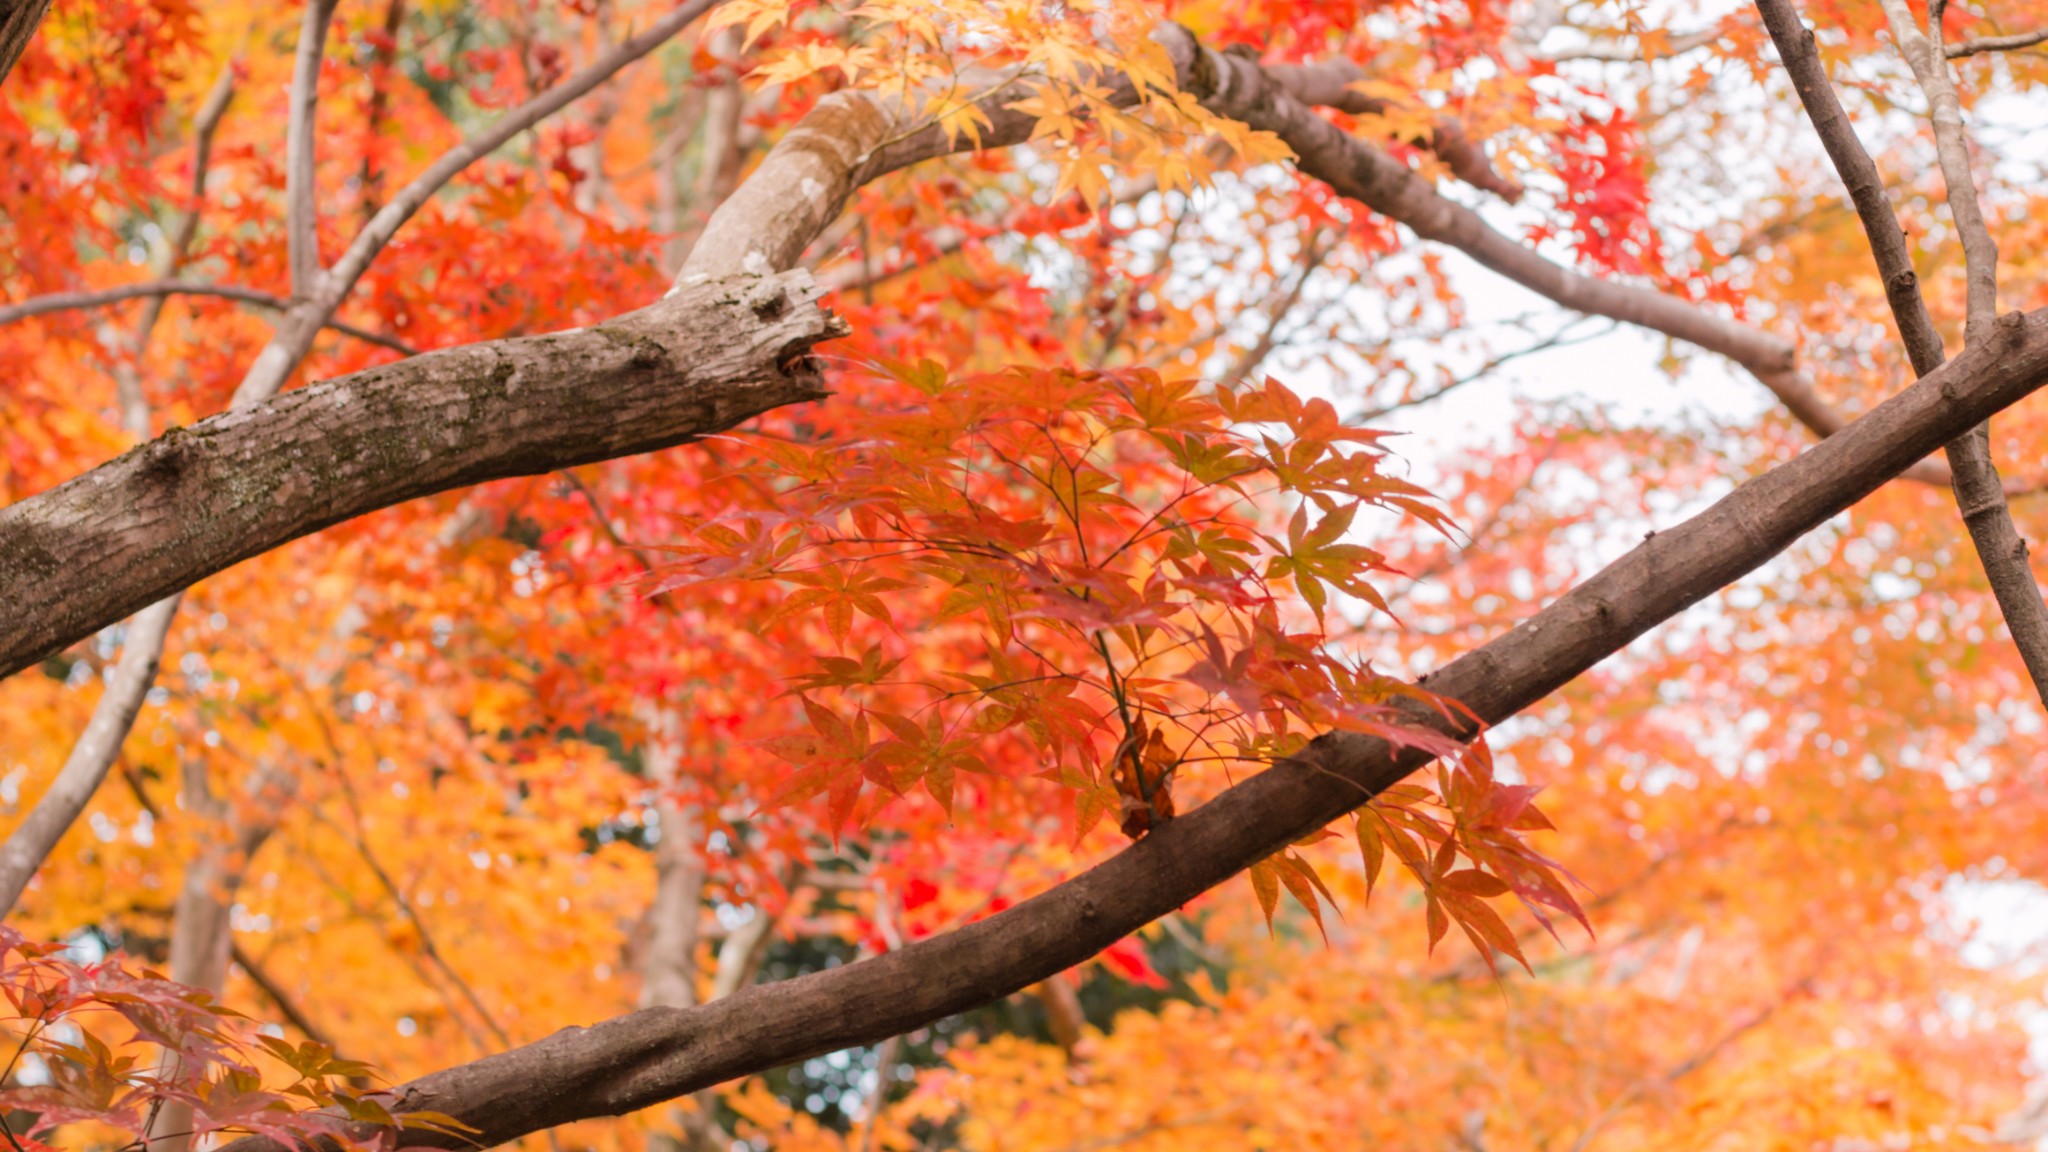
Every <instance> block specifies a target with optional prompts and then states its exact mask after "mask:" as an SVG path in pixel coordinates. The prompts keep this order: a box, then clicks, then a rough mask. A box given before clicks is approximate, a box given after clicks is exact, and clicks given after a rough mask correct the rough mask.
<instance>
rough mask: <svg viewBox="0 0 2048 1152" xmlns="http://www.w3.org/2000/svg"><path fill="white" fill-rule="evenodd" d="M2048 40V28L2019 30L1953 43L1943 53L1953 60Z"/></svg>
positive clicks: (2013, 48)
mask: <svg viewBox="0 0 2048 1152" xmlns="http://www.w3.org/2000/svg"><path fill="white" fill-rule="evenodd" d="M2043 42H2048V28H2043V29H2040V30H2039V31H2036V32H2019V33H2015V34H2014V35H2011V36H1979V37H1977V38H1976V39H1974V40H1965V41H1963V42H1962V43H1960V44H1951V45H1949V46H1948V48H1947V49H1946V50H1945V52H1944V53H1943V54H1944V55H1946V56H1947V57H1948V58H1949V59H1951V60H1960V59H1962V58H1963V57H1965V56H1975V55H1977V54H1978V53H1980V52H2012V51H2016V50H2018V49H2021V48H2032V47H2033V46H2034V45H2036V44H2040V43H2043Z"/></svg>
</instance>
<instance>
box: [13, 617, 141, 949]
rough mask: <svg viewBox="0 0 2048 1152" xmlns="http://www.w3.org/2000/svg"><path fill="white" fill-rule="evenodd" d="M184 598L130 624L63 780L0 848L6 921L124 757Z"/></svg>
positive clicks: (68, 760)
mask: <svg viewBox="0 0 2048 1152" xmlns="http://www.w3.org/2000/svg"><path fill="white" fill-rule="evenodd" d="M179 595H180V594H179V593H173V594H171V595H170V596H169V597H168V598H166V599H163V600H159V601H157V602H156V603H154V604H151V605H150V606H149V607H147V608H144V609H143V610H142V611H141V612H139V613H137V614H136V616H135V618H134V619H133V620H130V621H129V622H128V635H127V636H126V637H125V638H124V639H123V640H122V642H121V659H120V661H119V662H118V663H117V664H115V665H114V678H113V679H112V680H109V681H108V682H107V686H106V688H105V689H104V690H102V692H101V693H100V699H99V702H98V703H97V704H96V705H94V706H93V711H92V719H91V720H89V721H87V722H86V725H85V731H84V732H82V733H80V734H79V737H78V741H77V742H76V743H74V744H73V745H72V746H71V755H70V756H68V757H66V758H65V760H64V767H63V768H62V769H60V770H59V771H58V772H57V779H56V780H55V781H53V782H52V783H51V784H50V787H49V790H48V791H46V792H44V793H43V795H42V797H41V798H40V799H38V800H37V801H36V806H35V808H34V809H33V810H31V811H30V812H29V814H28V818H27V819H25V820H23V821H22V822H21V824H20V826H19V827H17V828H15V830H14V832H13V833H12V834H11V835H9V836H8V837H7V844H6V846H5V847H4V848H0V916H5V915H7V914H8V913H10V912H12V911H13V910H14V905H15V902H16V901H18V900H20V899H21V894H22V892H23V891H24V890H25V889H27V888H28V882H29V881H30V880H32V879H34V878H35V874H36V869H38V868H40V867H42V865H43V861H44V860H45V859H47V858H48V857H49V855H50V853H51V852H52V851H54V850H55V849H56V847H57V842H58V841H59V840H61V839H63V838H64V833H65V832H67V831H69V830H70V828H71V825H72V822H73V821H75V820H77V819H78V814H79V813H81V812H83V811H85V806H86V805H87V804H88V803H90V802H91V801H92V797H93V793H95V792H97V791H99V787H100V781H101V780H104V779H105V778H106V775H107V769H108V768H109V767H111V766H112V765H113V763H114V759H115V757H117V756H119V755H120V753H121V743H122V741H124V740H126V739H127V738H128V729H129V726H130V725H132V724H134V723H135V714H136V713H137V712H140V711H141V710H142V701H143V698H144V697H145V696H147V695H148V694H149V686H150V685H151V684H153V683H155V682H156V667H157V661H158V660H159V659H161V658H162V656H163V650H164V634H165V633H166V632H168V631H169V630H170V627H171V618H172V617H174V616H176V615H177V612H178V597H179Z"/></svg>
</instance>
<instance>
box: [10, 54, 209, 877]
mask: <svg viewBox="0 0 2048 1152" xmlns="http://www.w3.org/2000/svg"><path fill="white" fill-rule="evenodd" d="M234 73H235V66H234V64H233V63H232V62H230V63H229V64H228V65H227V66H226V67H224V68H222V69H221V74H220V77H219V79H217V80H215V81H214V85H213V89H212V91H210V92H209V93H208V94H207V97H206V102H205V103H204V104H203V105H202V106H201V107H200V110H199V115H198V119H197V121H196V122H195V124H194V128H193V136H194V141H193V160H192V206H191V208H190V209H189V210H187V211H186V213H185V217H184V219H183V220H181V221H180V222H179V224H178V230H177V232H176V233H174V234H173V235H172V237H171V241H170V244H169V245H168V246H167V247H166V248H165V250H164V253H163V255H162V257H161V258H160V259H159V261H158V268H159V269H160V270H161V271H162V272H163V273H164V274H168V273H169V272H170V271H171V270H174V269H175V268H176V267H177V266H178V264H179V263H180V262H182V261H183V260H184V258H185V252H186V250H187V249H188V248H190V247H191V244H192V237H193V236H194V235H195V234H196V233H197V232H198V229H199V210H200V203H201V200H202V198H203V196H204V193H205V190H206V170H207V167H208V164H209V160H210V158H211V156H212V151H213V134H214V131H215V130H216V129H217V128H218V127H219V126H220V121H221V117H222V116H224V115H226V113H227V107H228V101H229V100H230V99H231V98H232V97H233V95H234V90H235V89H234ZM163 300H164V297H162V296H155V297H152V298H151V299H150V303H149V306H148V308H146V309H145V310H144V312H143V315H142V317H141V319H140V320H138V321H137V322H136V325H135V332H134V334H133V336H132V337H130V339H129V341H128V343H129V350H130V352H131V353H132V354H133V355H134V356H135V358H136V359H138V360H139V359H141V357H142V356H143V355H144V353H146V352H147V351H148V349H149V338H150V335H151V333H152V332H153V331H154V330H155V328H156V322H157V318H158V317H159V316H160V315H161V314H162V311H163ZM114 379H115V390H116V393H117V399H118V400H119V403H120V407H121V422H122V424H123V426H124V427H126V429H127V430H128V431H129V432H131V433H133V434H134V435H136V436H138V437H141V438H147V437H148V436H149V403H148V400H147V399H146V398H145V397H144V395H143V392H142V381H141V379H140V377H139V376H138V375H137V374H136V372H135V369H134V367H133V366H132V365H130V364H128V363H125V362H118V361H117V370H116V372H115V377H114ZM181 595H182V593H179V594H173V595H172V596H169V597H167V598H166V599H163V600H160V601H158V602H157V603H155V604H152V605H150V606H149V607H147V608H145V609H143V610H142V611H141V612H140V613H137V614H136V616H135V617H134V618H133V619H131V620H130V621H129V622H128V634H127V636H126V637H125V638H124V639H123V641H122V645H121V658H120V660H119V661H117V662H116V664H115V668H114V676H113V679H111V680H109V681H108V682H107V685H106V687H105V689H104V690H102V691H101V693H100V698H99V700H98V702H97V703H95V704H94V705H93V711H92V716H91V718H90V719H88V720H87V721H86V725H85V731H83V732H82V733H80V734H79V737H78V739H77V741H75V742H74V743H73V744H72V746H71V752H70V754H69V755H68V756H66V757H65V759H64V766H63V767H62V768H61V769H59V770H58V773H57V779H56V780H55V782H53V783H52V784H51V786H50V789H49V790H48V791H47V792H45V793H44V794H43V796H42V798H41V799H39V800H38V801H37V802H36V807H35V809H34V810H33V811H31V812H30V813H29V816H28V819H26V820H24V821H23V822H22V823H21V825H20V826H19V827H17V828H16V829H15V830H14V832H13V834H12V835H10V836H9V837H8V838H7V844H6V846H5V847H4V848H0V916H5V915H7V914H8V913H10V912H12V911H13V910H14V906H15V904H16V903H17V902H19V901H20V899H21V894H22V892H23V891H24V890H25V889H26V888H27V887H28V884H29V881H30V880H32V879H33V878H34V877H35V874H36V871H37V870H38V869H39V868H41V867H42V864H43V861H44V860H45V859H47V858H48V857H49V855H50V853H51V852H53V851H55V850H56V847H57V842H58V841H59V840H61V839H63V837H64V834H65V833H66V832H67V831H69V830H70V828H71V825H72V824H73V823H75V822H76V821H77V819H78V817H79V815H80V814H81V813H83V812H84V811H85V806H86V805H87V804H88V803H90V802H91V801H92V797H93V795H94V794H95V793H97V792H98V791H99V787H100V784H101V783H102V782H103V781H105V780H106V776H107V772H108V771H109V770H110V769H111V768H112V767H113V766H114V762H115V761H116V760H118V759H119V758H120V754H121V745H122V744H123V743H125V742H126V741H127V739H128V730H129V729H130V728H131V727H133V726H134V724H135V717H136V715H137V714H138V713H139V712H140V711H141V709H142V702H143V700H144V699H146V698H147V697H148V695H149V689H150V686H151V685H152V684H154V683H155V682H156V672H157V666H158V664H159V663H160V662H161V661H162V659H163V650H164V638H165V637H166V636H167V635H169V633H170V627H171V621H172V620H173V619H174V618H176V616H177V613H178V601H179V598H180V596H181Z"/></svg>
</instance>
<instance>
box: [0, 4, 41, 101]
mask: <svg viewBox="0 0 2048 1152" xmlns="http://www.w3.org/2000/svg"><path fill="white" fill-rule="evenodd" d="M49 10H50V0H0V84H4V83H6V82H7V74H8V73H10V72H12V71H14V62H15V61H16V60H19V59H21V54H22V53H23V52H25V51H27V50H28V42H29V41H30V40H31V39H33V38H34V37H35V34H36V26H37V25H38V24H41V23H42V22H43V14H44V13H45V12H48V11H49Z"/></svg>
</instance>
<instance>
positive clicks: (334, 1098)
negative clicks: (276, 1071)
mask: <svg viewBox="0 0 2048 1152" xmlns="http://www.w3.org/2000/svg"><path fill="white" fill-rule="evenodd" d="M69 953H70V949H69V948H68V947H66V946H65V945H62V944H41V943H34V942H31V941H29V940H28V939H26V938H25V937H23V936H22V935H21V933H19V932H17V931H15V930H14V929H12V928H9V927H6V926H4V925H0V994H4V995H5V996H6V997H7V1004H8V1007H9V1009H11V1012H10V1015H9V1017H8V1018H7V1019H6V1020H4V1021H0V1027H4V1028H6V1029H7V1030H8V1031H10V1032H12V1033H13V1034H14V1035H13V1037H12V1039H13V1040H14V1044H13V1051H12V1052H11V1053H10V1056H9V1060H8V1063H7V1067H6V1070H5V1075H6V1079H7V1080H8V1082H9V1087H7V1088H6V1089H5V1090H4V1091H0V1109H5V1110H8V1111H9V1113H10V1115H9V1117H8V1120H7V1121H6V1122H0V1133H4V1135H5V1138H6V1140H7V1142H8V1144H9V1145H10V1146H11V1147H12V1148H13V1149H14V1150H15V1152H43V1150H45V1149H49V1148H51V1145H48V1144H45V1143H43V1142H42V1140H40V1139H39V1138H38V1137H40V1136H47V1135H49V1134H50V1133H51V1132H53V1131H54V1130H55V1129H57V1128H58V1127H60V1126H62V1125H66V1124H75V1123H80V1122H89V1123H92V1124H98V1125H104V1126H108V1127H111V1128H114V1129H116V1130H119V1131H124V1132H127V1133H129V1134H131V1135H132V1136H134V1137H135V1138H136V1139H135V1144H137V1145H139V1144H140V1142H141V1139H142V1138H143V1137H144V1135H145V1134H148V1135H150V1136H152V1137H162V1136H165V1135H169V1133H165V1132H162V1131H155V1132H152V1129H153V1128H157V1127H159V1125H158V1124H157V1120H158V1117H159V1115H160V1114H161V1113H162V1112H163V1110H164V1108H165V1106H166V1105H170V1104H174V1103H179V1104H184V1105H186V1106H188V1107H189V1108H190V1109H191V1110H192V1117H193V1119H192V1134H193V1135H194V1136H195V1137H196V1136H204V1135H207V1134H209V1133H215V1132H220V1133H232V1134H253V1135H259V1136H265V1137H268V1138H270V1139H272V1140H276V1141H278V1142H280V1143H283V1144H288V1145H293V1146H300V1145H303V1146H308V1147H310V1146H312V1144H313V1141H315V1140H316V1139H318V1140H329V1141H332V1142H333V1143H334V1145H335V1146H339V1147H343V1148H386V1147H392V1146H394V1144H395V1140H396V1137H397V1134H398V1131H399V1130H400V1128H401V1127H403V1128H415V1129H431V1130H434V1131H440V1132H448V1133H460V1132H462V1131H466V1130H467V1129H465V1128H464V1127H463V1126H462V1125H461V1124H460V1123H459V1122H457V1121H456V1120H454V1119H453V1118H451V1117H448V1116H444V1115H441V1114H439V1113H433V1112H412V1113H406V1114H405V1115H403V1116H394V1115H393V1114H392V1113H391V1112H390V1110H389V1109H388V1108H386V1107H385V1106H384V1105H383V1104H382V1103H380V1102H379V1101H378V1100H376V1099H375V1098H374V1097H375V1096H376V1095H377V1093H371V1092H364V1091H359V1090H357V1089H355V1088H353V1087H351V1086H349V1083H348V1082H349V1081H350V1080H361V1079H362V1078H364V1077H367V1076H368V1075H369V1073H370V1069H369V1067H368V1066H367V1065H364V1064H360V1063H357V1062H355V1061H352V1060H341V1059H338V1058H336V1057H335V1055H334V1052H333V1051H332V1050H331V1049H329V1048H328V1047H326V1046H325V1045H322V1044H317V1043H314V1042H312V1041H310V1040H309V1041H305V1042H303V1043H301V1044H298V1045H296V1046H294V1045H292V1044H289V1043H287V1042H285V1041H283V1040H279V1039H277V1038H275V1037H273V1036H268V1035H260V1034H257V1033H256V1032H255V1031H254V1029H253V1028H252V1027H250V1026H248V1025H247V1024H246V1023H245V1022H244V1021H243V1020H242V1019H241V1018H240V1017H239V1015H238V1014H237V1013H235V1012H233V1011H231V1010H229V1009H227V1008H225V1007H222V1006H221V1005H220V1004H219V1003H217V1002H216V1001H215V1000H214V998H213V996H212V995H210V994H209V993H207V992H205V991H202V990H200V989H197V988H190V987H187V986H185V985H183V984H177V983H173V982H172V981H169V980H166V979H164V978H163V977H161V976H158V975H157V974H155V973H153V972H141V973H137V972H134V971H132V970H130V969H129V968H128V967H127V966H126V965H125V964H123V963H122V962H121V960H120V958H119V957H112V958H109V959H106V960H102V961H99V962H97V963H90V964H81V963H79V962H77V961H76V960H73V959H71V958H69ZM109 1023H121V1024H126V1025H127V1026H128V1028H129V1029H130V1031H131V1033H132V1034H131V1035H130V1036H129V1037H128V1038H126V1039H125V1040H120V1041H117V1042H115V1043H112V1044H110V1043H108V1042H107V1040H106V1039H104V1038H103V1037H102V1036H101V1035H100V1034H99V1033H100V1030H101V1029H103V1028H104V1027H105V1026H106V1025H107V1024H109ZM258 1053H261V1054H263V1055H264V1056H267V1057H268V1058H269V1059H270V1060H271V1061H273V1062H275V1063H276V1064H279V1065H281V1066H282V1067H283V1068H284V1070H285V1071H286V1072H287V1073H288V1076H287V1077H286V1078H285V1081H284V1083H283V1084H282V1085H281V1086H278V1087H266V1086H265V1083H264V1076H263V1074H262V1072H261V1070H260V1069H259V1068H258V1067H257V1064H256V1055H257V1054H258ZM30 1069H33V1070H34V1071H33V1072H30ZM24 1116H25V1117H26V1118H27V1125H26V1128H25V1130H24V1131H20V1132H16V1131H13V1130H12V1125H13V1124H18V1123H21V1122H22V1118H23V1117H24ZM362 1124H368V1125H372V1126H374V1128H373V1129H372V1131H373V1134H372V1135H371V1136H369V1137H368V1138H365V1137H364V1135H363V1130H362V1129H360V1128H357V1129H356V1130H354V1131H351V1128H352V1127H353V1126H358V1125H362ZM124 1146H126V1145H124Z"/></svg>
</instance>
